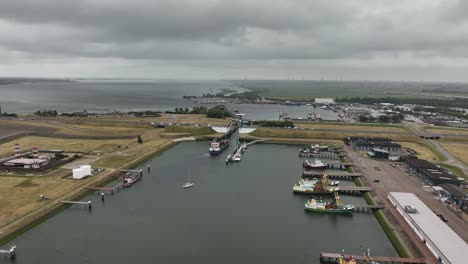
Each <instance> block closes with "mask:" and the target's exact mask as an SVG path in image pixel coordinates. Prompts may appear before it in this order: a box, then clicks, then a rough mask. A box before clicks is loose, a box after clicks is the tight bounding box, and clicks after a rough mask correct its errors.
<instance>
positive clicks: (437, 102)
mask: <svg viewBox="0 0 468 264" xmlns="http://www.w3.org/2000/svg"><path fill="white" fill-rule="evenodd" d="M336 102H342V103H360V104H368V105H370V104H378V103H391V104H416V105H430V106H440V107H444V106H445V107H461V108H468V98H458V97H457V98H455V99H453V100H450V99H433V98H410V97H403V98H395V97H383V98H370V97H343V98H337V99H336Z"/></svg>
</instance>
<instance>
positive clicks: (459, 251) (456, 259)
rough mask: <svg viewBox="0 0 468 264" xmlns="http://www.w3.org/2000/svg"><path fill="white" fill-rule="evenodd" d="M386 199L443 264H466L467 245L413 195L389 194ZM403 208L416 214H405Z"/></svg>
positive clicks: (467, 257) (467, 255) (467, 259)
mask: <svg viewBox="0 0 468 264" xmlns="http://www.w3.org/2000/svg"><path fill="white" fill-rule="evenodd" d="M388 199H389V200H390V201H391V202H392V204H393V205H395V206H396V207H397V209H398V212H400V214H402V215H403V217H404V219H405V220H406V221H407V222H408V224H409V225H410V226H411V227H412V228H413V230H414V231H415V232H416V234H418V236H419V237H420V238H421V239H424V240H425V241H426V246H427V247H428V248H429V250H431V252H432V253H433V254H434V255H435V256H436V257H437V258H440V259H442V261H443V263H445V264H466V263H467V261H468V244H467V243H466V242H465V241H464V240H463V239H462V238H460V236H458V235H457V234H456V233H455V232H454V231H453V230H452V229H451V228H450V227H449V226H448V225H447V224H445V223H444V222H442V220H441V219H439V217H437V215H436V214H434V213H433V212H432V210H431V209H429V207H427V206H426V205H425V204H424V203H423V202H422V201H421V200H419V198H418V197H417V196H416V195H414V194H413V193H403V192H390V193H389V194H388ZM405 206H413V207H415V208H416V210H417V212H416V213H407V212H405Z"/></svg>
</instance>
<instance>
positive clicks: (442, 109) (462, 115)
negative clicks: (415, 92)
mask: <svg viewBox="0 0 468 264" xmlns="http://www.w3.org/2000/svg"><path fill="white" fill-rule="evenodd" d="M414 111H425V112H430V113H439V114H444V115H449V116H454V117H458V118H466V111H465V110H463V109H459V110H457V109H450V108H448V107H435V108H427V107H424V106H417V107H415V108H414Z"/></svg>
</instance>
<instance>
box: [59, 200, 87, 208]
mask: <svg viewBox="0 0 468 264" xmlns="http://www.w3.org/2000/svg"><path fill="white" fill-rule="evenodd" d="M60 202H61V203H63V204H69V205H76V207H78V206H80V205H83V206H84V207H85V208H89V209H91V201H87V202H86V201H60Z"/></svg>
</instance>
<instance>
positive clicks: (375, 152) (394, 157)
mask: <svg viewBox="0 0 468 264" xmlns="http://www.w3.org/2000/svg"><path fill="white" fill-rule="evenodd" d="M367 156H369V157H371V158H374V159H387V160H391V161H398V160H400V154H399V153H396V152H391V151H387V150H384V149H379V148H372V149H371V150H370V151H369V152H367Z"/></svg>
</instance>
